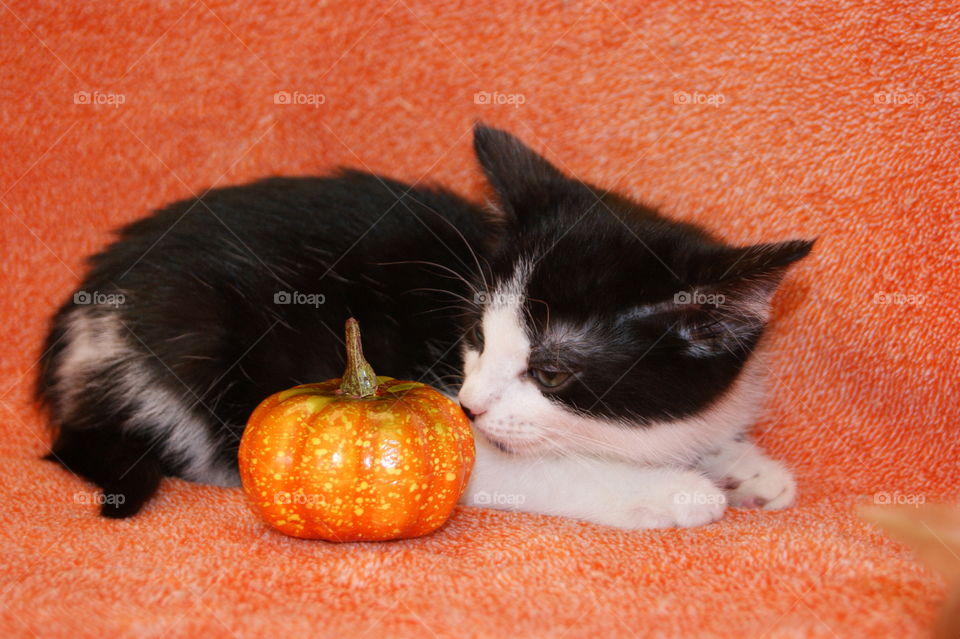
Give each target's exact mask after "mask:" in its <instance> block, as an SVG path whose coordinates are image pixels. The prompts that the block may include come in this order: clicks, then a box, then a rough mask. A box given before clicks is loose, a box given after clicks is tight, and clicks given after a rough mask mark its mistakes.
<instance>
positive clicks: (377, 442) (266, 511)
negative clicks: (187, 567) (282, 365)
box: [239, 377, 474, 541]
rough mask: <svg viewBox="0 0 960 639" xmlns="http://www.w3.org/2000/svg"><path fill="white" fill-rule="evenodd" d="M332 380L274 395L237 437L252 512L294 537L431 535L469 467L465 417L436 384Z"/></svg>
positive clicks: (339, 538)
mask: <svg viewBox="0 0 960 639" xmlns="http://www.w3.org/2000/svg"><path fill="white" fill-rule="evenodd" d="M340 382H341V380H340V379H332V380H329V381H326V382H322V383H319V384H304V385H303V386H296V387H294V388H291V389H289V390H285V391H282V392H279V393H275V394H273V395H271V396H270V397H268V398H267V399H265V400H264V401H263V402H261V404H260V405H259V406H258V407H257V408H256V410H254V412H253V415H251V417H250V420H249V421H248V423H247V427H246V430H245V431H244V433H243V439H242V440H241V442H240V458H239V461H240V479H241V481H242V482H243V488H244V490H245V491H246V493H247V495H248V496H249V497H250V500H251V502H252V504H253V507H254V510H256V511H257V512H258V513H259V514H260V515H261V516H262V517H263V518H264V520H266V522H267V523H269V524H270V525H271V526H273V527H274V528H276V529H277V530H280V531H281V532H284V533H286V534H288V535H292V536H294V537H303V538H307V539H326V540H329V541H383V540H387V539H403V538H409V537H418V536H420V535H426V534H428V533H431V532H433V531H434V530H436V529H437V528H439V527H440V526H442V525H443V523H444V522H446V520H447V519H448V518H449V517H450V513H451V512H453V508H454V506H455V505H456V503H457V501H458V500H459V499H460V496H461V495H462V494H463V491H464V489H465V488H466V485H467V481H468V480H469V479H470V471H471V470H472V468H473V461H474V447H473V436H472V434H471V432H470V422H469V421H468V420H467V418H466V416H465V415H464V414H463V411H461V410H460V408H459V406H457V405H456V404H455V403H454V402H452V401H450V400H449V399H447V398H446V397H444V396H443V395H441V394H440V393H439V392H437V391H436V390H434V389H432V388H430V387H429V386H426V385H424V384H421V383H418V382H407V381H400V380H396V379H393V378H391V377H377V382H378V384H379V385H378V387H377V391H376V394H374V395H373V396H370V397H364V398H359V397H353V396H349V395H345V394H343V393H341V392H340V390H339V387H340Z"/></svg>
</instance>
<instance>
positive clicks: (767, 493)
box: [721, 456, 797, 510]
mask: <svg viewBox="0 0 960 639" xmlns="http://www.w3.org/2000/svg"><path fill="white" fill-rule="evenodd" d="M721 485H722V486H723V487H724V488H725V489H726V491H727V498H728V500H729V502H730V505H731V506H733V507H735V508H763V509H764V510H779V509H781V508H788V507H789V506H792V505H793V504H794V502H795V501H796V499H797V482H796V480H794V478H793V474H792V473H791V472H790V471H789V470H787V467H786V466H784V465H783V464H782V463H780V462H778V461H776V460H774V459H770V458H769V457H765V456H756V457H751V458H749V459H743V460H741V461H740V462H739V463H737V464H735V465H733V466H732V467H731V468H730V469H729V471H728V473H727V474H726V476H725V477H724V478H723V480H722V483H721Z"/></svg>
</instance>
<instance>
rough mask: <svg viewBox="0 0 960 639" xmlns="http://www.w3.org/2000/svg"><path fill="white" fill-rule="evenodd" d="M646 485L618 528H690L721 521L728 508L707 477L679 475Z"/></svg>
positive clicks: (719, 491) (623, 515)
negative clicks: (656, 483) (654, 484)
mask: <svg viewBox="0 0 960 639" xmlns="http://www.w3.org/2000/svg"><path fill="white" fill-rule="evenodd" d="M658 483H659V485H656V486H648V487H647V490H645V491H643V494H642V495H641V496H639V497H638V498H637V500H636V502H635V503H633V504H629V505H628V507H627V508H626V509H625V511H624V512H623V513H622V522H621V523H617V524H615V525H619V526H620V527H621V528H631V529H638V528H673V527H681V528H689V527H693V526H704V525H706V524H709V523H712V522H714V521H717V520H718V519H720V517H722V516H723V512H724V511H725V510H726V508H727V498H726V495H725V494H724V492H723V491H722V490H721V489H720V488H717V486H715V485H714V484H713V482H711V481H710V480H709V479H707V478H706V477H703V476H702V475H698V474H696V473H682V474H680V473H678V474H676V475H675V476H673V477H670V478H669V479H665V480H664V481H662V482H658Z"/></svg>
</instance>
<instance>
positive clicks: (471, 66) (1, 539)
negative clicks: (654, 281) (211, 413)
mask: <svg viewBox="0 0 960 639" xmlns="http://www.w3.org/2000/svg"><path fill="white" fill-rule="evenodd" d="M956 15H957V5H956V4H954V3H949V2H948V3H940V4H938V3H927V4H923V5H912V4H910V3H907V2H886V1H879V0H878V1H876V2H872V3H865V4H859V3H854V2H848V1H844V0H841V1H840V2H834V3H824V4H823V5H822V6H817V5H815V4H810V3H802V4H797V5H790V4H782V3H768V2H763V1H759V0H758V1H752V0H751V1H750V2H748V3H740V2H727V1H720V2H708V1H696V2H666V1H662V0H654V1H652V2H645V3H630V2H612V1H607V0H599V1H597V2H579V1H571V2H560V1H555V2H554V1H551V2H541V3H514V2H509V1H507V0H503V1H499V0H498V1H497V2H493V3H469V2H456V1H455V0H438V1H426V0H396V1H395V2H384V3H361V2H356V1H354V0H349V1H342V0H341V1H338V0H331V1H329V2H322V3H316V4H314V3H286V2H279V1H275V0H255V1H251V2H242V3H241V2H233V1H225V0H196V1H194V0H171V1H170V2H163V3H155V2H147V1H142V0H132V1H130V2H123V3H88V2H83V1H81V0H73V1H70V0H67V1H64V2H60V3H55V4H47V3H36V2H31V1H29V0H3V1H2V2H0V80H2V82H0V87H2V88H0V102H2V109H0V216H2V224H0V236H2V248H3V259H2V264H0V268H2V271H3V277H2V280H0V287H2V289H0V304H2V311H0V316H2V319H3V322H4V327H5V331H4V332H5V337H4V341H3V345H2V347H0V348H2V350H0V415H2V420H0V461H2V469H3V470H2V474H3V480H2V482H0V494H2V504H3V510H2V512H0V522H2V524H0V553H2V561H0V593H2V596H0V635H2V636H63V637H86V636H89V637H103V636H132V637H161V636H163V637H194V636H201V635H203V636H234V637H257V636H296V635H303V636H316V637H363V636H366V637H381V636H383V637H452V636H461V637H498V636H500V637H502V636H516V637H521V636H537V637H561V636H562V637H569V638H574V637H922V636H925V634H926V633H927V632H928V630H929V628H930V625H931V623H932V619H933V617H934V614H935V610H936V607H937V605H938V604H939V602H940V601H941V600H942V598H943V594H944V584H943V582H942V581H941V580H940V579H939V578H937V577H935V576H934V575H932V574H931V573H928V572H927V571H925V570H924V569H922V568H921V567H920V566H919V564H918V563H917V562H916V561H915V560H914V559H913V558H912V556H911V555H910V553H909V552H907V551H906V550H904V549H903V548H902V547H900V546H898V545H896V544H894V543H892V542H888V541H886V540H885V539H884V538H883V537H882V536H881V535H880V534H878V533H877V532H876V531H875V530H873V529H871V528H870V527H869V526H867V525H865V524H863V523H860V522H859V521H858V520H857V519H856V518H855V516H854V515H853V513H852V508H853V507H854V506H855V505H856V504H857V503H860V502H868V503H874V502H876V501H880V502H883V501H885V500H887V501H891V502H910V501H911V500H913V501H924V500H925V501H935V500H950V499H954V498H955V497H956V495H957V494H958V486H957V478H958V476H960V473H958V470H960V468H958V459H960V455H958V450H957V449H958V445H957V424H958V413H960V411H958V403H957V392H958V390H960V388H958V385H957V378H958V365H957V356H958V346H957V345H958V343H960V322H958V312H957V308H958V307H960V300H958V289H960V287H958V286H957V284H958V282H960V250H958V248H957V238H958V222H957V220H958V217H957V211H958V208H960V207H958V205H960V190H958V188H957V176H958V173H957V168H956V167H957V166H958V164H960V143H958V140H960V108H958V107H960V93H958V92H957V91H958V87H960V63H958V58H957V51H958V50H960V22H958V20H957V18H956ZM476 119H483V120H485V121H487V122H489V123H491V124H494V125H497V126H500V127H503V128H506V129H509V130H510V131H513V132H514V133H516V134H517V135H519V136H520V137H522V138H523V139H525V140H526V141H528V142H529V143H530V144H531V145H532V146H533V147H534V148H536V149H538V150H540V151H542V152H543V153H545V154H546V155H547V156H548V157H550V158H551V159H553V160H554V161H556V162H557V163H558V164H559V165H560V166H561V167H564V168H565V169H566V170H567V171H569V172H571V173H573V174H576V175H578V176H581V177H583V178H584V179H588V180H590V181H592V182H595V183H598V184H600V185H604V186H615V187H619V188H620V189H622V190H623V191H624V192H625V193H627V194H629V195H631V196H633V197H636V198H638V199H641V200H643V201H646V202H648V203H652V204H655V205H657V206H660V207H661V208H662V209H663V210H664V211H665V212H666V213H667V214H668V215H670V216H673V217H675V218H677V219H684V220H691V221H695V222H699V223H703V224H705V225H706V226H708V227H709V228H711V229H713V230H715V231H717V232H718V233H719V234H720V235H721V236H722V237H724V238H725V239H728V240H730V241H736V242H758V241H763V240H777V239H786V238H791V237H810V236H819V238H820V240H819V243H818V244H817V247H816V249H815V251H814V254H813V255H812V256H811V257H810V258H809V259H807V260H805V261H804V262H803V263H802V264H801V265H799V266H798V267H797V268H796V269H795V270H794V271H793V272H792V273H791V274H790V277H789V278H788V281H787V282H786V284H785V286H784V288H783V289H782V290H781V291H780V293H779V294H778V296H777V298H776V316H775V327H774V332H773V334H772V336H771V338H770V343H769V346H770V348H771V350H772V352H773V357H772V358H771V360H770V385H771V392H770V400H769V408H768V410H767V411H766V413H765V416H764V417H763V419H762V420H761V422H760V423H759V424H758V425H757V429H756V430H757V433H758V434H759V438H760V440H761V441H762V443H763V444H764V445H765V446H767V447H768V448H769V449H770V450H771V451H772V452H773V454H774V455H776V456H779V457H782V458H783V459H786V460H787V461H788V462H789V463H790V464H791V466H792V467H793V468H794V469H795V470H796V473H797V476H798V479H799V483H800V488H801V493H800V498H799V504H798V506H797V507H796V508H793V509H791V510H788V511H784V512H774V513H770V512H756V511H731V512H729V514H727V516H726V517H725V518H724V519H723V520H722V521H720V522H718V523H716V524H713V525H710V526H706V527H703V528H699V529H693V530H660V531H640V532H624V531H620V530H613V529H608V528H604V527H601V526H596V525H591V524H586V523H581V522H576V521H568V520H563V519H557V518H550V517H543V516H536V515H528V514H510V513H501V512H496V511H491V510H484V509H478V508H460V509H459V510H458V511H457V512H456V513H455V514H454V516H453V518H452V520H451V521H450V522H449V524H448V525H447V526H446V527H445V528H443V529H442V530H441V531H440V532H438V533H437V534H434V535H432V536H429V537H426V538H423V539H417V540H414V541H404V542H396V543H379V544H346V545H332V544H327V543H322V542H309V541H302V540H296V539H291V538H286V537H283V536H281V535H279V534H276V533H274V532H272V531H270V530H268V529H266V528H265V527H264V525H262V524H261V523H260V522H259V521H257V520H256V519H255V517H254V516H253V515H252V514H251V512H250V511H249V510H248V508H247V506H246V504H245V503H244V497H243V495H242V494H241V493H240V491H239V489H237V490H229V489H221V488H212V487H207V486H199V485H192V484H188V483H185V482H182V481H177V480H167V481H165V482H164V484H163V486H162V489H161V493H160V496H159V498H157V499H155V500H154V501H153V502H151V503H150V504H149V506H148V507H147V509H146V510H145V511H144V512H143V513H142V514H141V515H140V516H138V517H136V518H134V519H131V520H128V521H106V520H102V519H99V518H98V517H97V516H96V515H95V511H96V505H95V504H94V503H93V502H94V501H95V499H94V498H95V493H93V492H92V487H91V486H90V485H88V484H86V483H84V482H83V481H81V480H79V479H77V478H75V477H73V476H71V475H70V474H69V473H67V472H65V471H63V470H62V469H60V468H57V467H55V466H53V465H51V464H49V463H46V462H41V461H40V460H39V457H40V455H41V454H42V453H44V452H45V450H46V447H47V445H48V435H47V433H46V432H45V429H44V425H43V419H42V416H41V414H40V413H39V411H38V410H37V409H36V407H34V406H33V405H32V403H31V399H30V389H31V384H32V377H33V376H34V374H35V372H36V367H35V363H36V360H37V357H38V356H39V345H40V343H41V339H42V336H43V334H44V331H45V328H46V321H47V318H48V316H49V315H50V314H51V312H52V311H53V309H54V308H55V306H56V305H58V304H59V303H61V302H62V301H63V300H64V299H65V297H66V296H67V295H69V294H70V293H71V291H72V289H73V287H75V286H76V284H77V282H78V277H79V275H80V273H81V272H82V271H83V268H84V267H83V259H84V257H85V256H86V255H88V254H89V253H91V252H93V251H95V250H97V249H100V248H101V247H103V246H104V245H105V243H106V242H108V241H109V239H110V237H111V229H113V228H115V227H117V226H118V225H120V224H122V223H125V222H128V221H130V220H133V219H135V218H138V217H140V216H142V215H144V214H145V213H146V212H147V211H148V210H149V209H150V208H151V207H156V206H159V205H161V204H164V203H166V202H168V201H171V200H174V199H177V198H183V197H186V196H189V195H191V194H193V193H197V192H199V191H201V190H202V189H204V188H206V187H209V186H217V185H225V184H229V183H234V182H240V181H245V180H249V179H252V178H254V177H258V176H263V175H267V174H307V173H320V172H324V171H326V170H328V169H329V168H331V167H334V166H336V165H349V166H356V167H360V168H367V169H370V170H373V171H380V172H384V173H387V174H390V175H392V176H394V177H397V178H400V179H405V180H411V181H414V180H424V179H429V180H435V181H439V182H441V183H444V184H447V185H450V186H451V187H453V188H455V189H456V190H458V191H460V192H462V193H464V194H466V195H468V196H470V197H473V198H476V199H481V198H482V197H484V193H485V192H484V184H483V180H482V178H481V175H480V172H479V170H478V169H477V168H476V167H475V165H474V162H473V160H472V156H471V149H470V127H471V124H472V123H473V121H474V120H476Z"/></svg>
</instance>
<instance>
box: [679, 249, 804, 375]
mask: <svg viewBox="0 0 960 639" xmlns="http://www.w3.org/2000/svg"><path fill="white" fill-rule="evenodd" d="M813 244H814V241H813V240H810V241H808V240H791V241H788V242H778V243H772V244H757V245H754V246H747V247H737V248H733V247H730V248H725V249H721V250H720V253H719V254H718V255H712V256H710V257H709V258H708V259H707V260H705V261H706V262H707V263H706V264H705V265H704V266H703V268H701V269H700V270H699V272H700V276H699V277H698V281H697V283H694V284H692V285H690V286H688V287H686V288H685V289H684V290H682V291H679V292H677V293H676V294H675V295H674V297H673V300H672V302H668V304H669V305H670V307H671V309H672V310H671V311H670V312H669V313H668V315H669V316H670V318H671V320H670V321H671V322H672V327H673V328H672V330H673V332H674V333H675V334H677V335H679V336H680V337H682V338H683V339H684V340H686V341H687V342H688V343H689V345H690V348H689V352H690V353H691V354H694V355H700V356H705V355H714V354H722V353H724V352H738V351H742V350H743V349H744V348H746V347H751V346H752V344H753V343H754V342H755V341H756V339H757V338H759V337H760V334H761V332H762V331H763V328H764V326H765V325H766V324H767V322H768V321H769V319H770V301H771V299H772V298H773V294H774V292H776V289H777V286H779V284H780V282H781V281H782V280H783V277H784V275H785V274H786V272H787V268H788V267H789V266H790V265H791V264H793V263H794V262H796V261H797V260H800V259H802V258H804V257H806V256H807V255H808V254H809V253H810V251H811V249H812V248H813Z"/></svg>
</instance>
